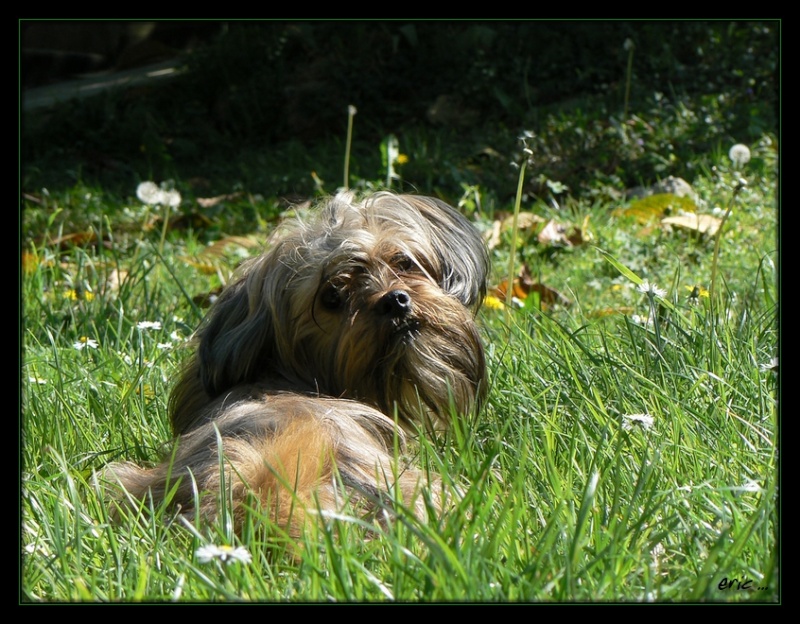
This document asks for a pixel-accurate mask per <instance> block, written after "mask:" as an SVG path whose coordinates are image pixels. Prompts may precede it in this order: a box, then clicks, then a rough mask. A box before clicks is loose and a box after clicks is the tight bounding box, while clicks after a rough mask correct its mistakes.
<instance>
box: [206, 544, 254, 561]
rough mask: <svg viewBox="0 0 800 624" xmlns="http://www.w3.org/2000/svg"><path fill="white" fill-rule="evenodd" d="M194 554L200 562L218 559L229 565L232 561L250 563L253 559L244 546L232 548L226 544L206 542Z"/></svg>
mask: <svg viewBox="0 0 800 624" xmlns="http://www.w3.org/2000/svg"><path fill="white" fill-rule="evenodd" d="M194 554H195V556H196V557H197V560H198V561H199V562H200V563H208V562H209V561H213V560H214V559H219V560H220V561H222V562H223V563H227V564H228V565H230V564H232V563H250V562H251V561H252V559H253V557H252V555H251V554H250V553H249V552H248V551H247V549H246V548H245V547H244V546H238V547H236V548H234V547H233V546H228V545H222V546H217V545H215V544H207V545H205V546H201V547H200V548H198V549H197V550H196V551H195V553H194Z"/></svg>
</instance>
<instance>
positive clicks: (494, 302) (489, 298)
mask: <svg viewBox="0 0 800 624" xmlns="http://www.w3.org/2000/svg"><path fill="white" fill-rule="evenodd" d="M483 305H485V306H486V307H487V308H489V309H491V310H502V309H503V302H502V301H500V300H499V299H498V298H497V297H495V296H494V295H486V297H485V298H484V300H483Z"/></svg>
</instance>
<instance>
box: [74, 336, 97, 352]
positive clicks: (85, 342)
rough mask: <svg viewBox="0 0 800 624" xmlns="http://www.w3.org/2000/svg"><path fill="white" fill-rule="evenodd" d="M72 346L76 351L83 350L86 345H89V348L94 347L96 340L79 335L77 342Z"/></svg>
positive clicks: (95, 346)
mask: <svg viewBox="0 0 800 624" xmlns="http://www.w3.org/2000/svg"><path fill="white" fill-rule="evenodd" d="M72 346H73V347H75V348H76V349H77V350H78V351H83V350H84V349H85V348H86V347H89V348H90V349H96V348H97V341H96V340H94V339H93V338H87V337H86V336H81V337H80V338H79V339H78V342H76V343H75V344H73V345H72Z"/></svg>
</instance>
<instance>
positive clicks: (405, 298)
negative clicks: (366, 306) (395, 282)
mask: <svg viewBox="0 0 800 624" xmlns="http://www.w3.org/2000/svg"><path fill="white" fill-rule="evenodd" d="M378 312H379V313H380V314H385V315H386V316H391V317H393V318H399V317H403V316H406V315H407V314H409V313H410V312H411V296H410V295H409V294H408V293H407V292H406V291H405V290H399V289H398V290H393V291H391V292H388V293H386V294H385V295H384V296H383V297H381V299H380V301H379V302H378Z"/></svg>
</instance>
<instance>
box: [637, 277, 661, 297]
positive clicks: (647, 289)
mask: <svg viewBox="0 0 800 624" xmlns="http://www.w3.org/2000/svg"><path fill="white" fill-rule="evenodd" d="M636 288H637V290H638V291H639V292H642V293H645V294H646V295H653V296H655V297H664V296H665V295H666V294H667V291H666V290H664V289H663V288H659V287H658V286H656V285H655V284H651V283H650V282H648V281H647V280H644V281H643V282H642V283H641V284H639V285H638V286H637V287H636Z"/></svg>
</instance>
